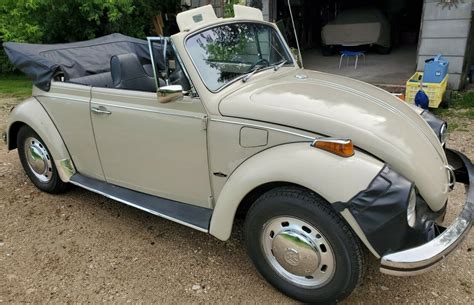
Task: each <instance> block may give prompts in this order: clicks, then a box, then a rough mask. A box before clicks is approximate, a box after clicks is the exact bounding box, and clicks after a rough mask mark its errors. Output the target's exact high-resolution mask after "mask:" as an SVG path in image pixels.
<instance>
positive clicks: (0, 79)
mask: <svg viewBox="0 0 474 305" xmlns="http://www.w3.org/2000/svg"><path fill="white" fill-rule="evenodd" d="M31 88H32V84H31V80H29V79H28V78H27V77H26V76H23V75H0V98H16V99H25V98H27V97H29V96H31Z"/></svg>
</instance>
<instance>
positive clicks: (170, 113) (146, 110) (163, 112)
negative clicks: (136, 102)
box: [91, 100, 206, 120]
mask: <svg viewBox="0 0 474 305" xmlns="http://www.w3.org/2000/svg"><path fill="white" fill-rule="evenodd" d="M91 103H92V104H93V105H99V106H109V107H117V108H122V109H127V110H136V111H143V112H151V113H159V114H164V115H172V116H179V117H185V118H192V119H199V120H202V118H203V117H204V116H205V115H206V114H204V113H203V114H202V116H199V115H192V114H184V113H175V112H169V111H161V110H153V109H146V108H140V107H130V106H123V105H117V104H109V103H102V102H97V101H94V100H92V102H91Z"/></svg>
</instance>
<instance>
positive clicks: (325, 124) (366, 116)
mask: <svg viewBox="0 0 474 305" xmlns="http://www.w3.org/2000/svg"><path fill="white" fill-rule="evenodd" d="M219 111H220V113H221V114H222V115H223V116H230V117H238V118H245V119H252V120H258V121H264V122H269V123H274V124H278V125H284V126H290V127H294V128H297V129H301V130H305V131H310V132H314V133H316V134H319V135H323V136H329V137H341V138H348V139H351V140H352V141H353V142H354V145H355V146H356V147H358V148H360V149H362V150H365V151H367V152H369V153H371V154H372V155H374V156H376V157H378V158H379V159H381V160H383V161H384V162H386V163H387V164H389V165H390V166H391V167H392V168H393V169H395V170H397V171H398V172H399V173H401V174H402V175H404V176H405V177H407V178H408V179H410V180H411V181H413V182H414V183H415V184H416V186H417V188H418V190H419V192H420V193H421V195H422V196H423V198H424V199H425V200H426V201H427V202H428V204H429V205H430V206H431V208H432V209H433V210H439V209H441V208H442V207H443V206H444V204H445V202H446V198H447V192H448V175H447V172H446V169H445V164H446V162H447V161H446V156H445V153H444V150H443V148H442V146H441V144H440V142H439V140H438V138H437V136H436V135H435V133H434V132H433V130H432V129H431V128H430V127H429V125H428V124H427V123H426V122H425V121H424V120H423V118H422V117H421V116H420V115H419V112H417V111H416V110H414V109H413V107H411V106H409V105H408V104H406V103H404V102H402V101H400V100H399V99H398V98H396V97H394V96H392V95H391V94H390V93H388V92H386V91H384V90H382V89H379V88H377V87H375V86H372V85H369V84H367V83H363V82H360V81H357V80H354V79H350V78H346V77H341V76H335V75H331V74H326V73H320V72H315V71H308V70H298V71H296V72H295V71H291V72H289V73H285V72H280V73H278V72H277V73H274V74H273V75H272V76H269V77H259V78H257V77H255V79H252V80H250V81H249V84H248V85H246V86H244V87H242V88H241V89H239V90H237V91H236V92H233V93H232V94H230V95H229V96H227V97H225V98H224V99H223V100H222V101H221V102H220V104H219Z"/></svg>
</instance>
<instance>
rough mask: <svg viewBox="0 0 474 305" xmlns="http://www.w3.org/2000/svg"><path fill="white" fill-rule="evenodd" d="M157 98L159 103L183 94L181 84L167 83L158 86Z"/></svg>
mask: <svg viewBox="0 0 474 305" xmlns="http://www.w3.org/2000/svg"><path fill="white" fill-rule="evenodd" d="M158 95H159V97H158V99H159V101H160V103H169V102H171V101H174V100H176V99H178V98H181V97H182V96H183V87H182V86H181V85H169V86H163V87H160V88H158Z"/></svg>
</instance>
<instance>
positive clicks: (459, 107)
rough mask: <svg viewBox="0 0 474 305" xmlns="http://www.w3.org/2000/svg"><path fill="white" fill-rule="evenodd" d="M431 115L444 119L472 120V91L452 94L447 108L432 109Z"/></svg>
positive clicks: (473, 113)
mask: <svg viewBox="0 0 474 305" xmlns="http://www.w3.org/2000/svg"><path fill="white" fill-rule="evenodd" d="M433 113H435V114H437V115H439V116H441V117H444V118H451V117H454V118H460V119H463V118H464V119H470V120H473V119H474V91H468V92H454V93H453V96H452V97H451V102H450V104H449V108H446V109H443V108H438V109H434V110H433Z"/></svg>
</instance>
